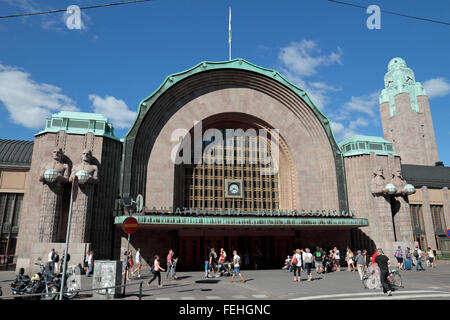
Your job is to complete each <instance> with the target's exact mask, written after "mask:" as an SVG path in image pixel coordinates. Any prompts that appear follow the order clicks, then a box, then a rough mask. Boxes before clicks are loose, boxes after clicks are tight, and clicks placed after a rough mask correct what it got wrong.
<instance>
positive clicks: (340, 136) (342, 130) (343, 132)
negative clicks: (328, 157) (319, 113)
mask: <svg viewBox="0 0 450 320" xmlns="http://www.w3.org/2000/svg"><path fill="white" fill-rule="evenodd" d="M331 129H332V130H333V134H334V135H335V137H336V139H337V140H338V141H341V140H344V139H347V138H349V137H351V136H354V135H355V134H357V132H356V131H355V130H353V129H351V128H348V127H346V126H345V125H343V124H342V123H340V122H335V121H331Z"/></svg>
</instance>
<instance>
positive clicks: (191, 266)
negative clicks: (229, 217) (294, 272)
mask: <svg viewBox="0 0 450 320" xmlns="http://www.w3.org/2000/svg"><path fill="white" fill-rule="evenodd" d="M294 243H295V242H294V237H293V236H207V237H200V236H198V237H193V236H181V237H179V242H178V246H179V247H178V251H177V252H178V257H179V261H178V265H177V268H178V269H179V270H203V267H204V264H205V261H206V260H208V259H209V253H210V250H211V248H214V249H215V251H216V252H217V255H219V254H220V249H221V248H224V250H225V252H226V254H227V261H231V260H232V259H233V250H237V251H238V255H239V256H240V257H241V263H242V265H241V268H242V269H247V270H248V269H253V270H254V269H269V268H270V269H272V268H275V269H277V268H281V267H282V266H283V264H284V260H285V259H286V256H287V255H291V254H292V251H293V250H294V249H295V248H294Z"/></svg>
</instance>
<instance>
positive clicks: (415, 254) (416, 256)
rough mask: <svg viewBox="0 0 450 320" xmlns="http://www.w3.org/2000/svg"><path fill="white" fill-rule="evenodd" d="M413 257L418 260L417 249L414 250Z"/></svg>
mask: <svg viewBox="0 0 450 320" xmlns="http://www.w3.org/2000/svg"><path fill="white" fill-rule="evenodd" d="M414 257H415V258H418V257H419V252H418V251H417V249H415V250H414Z"/></svg>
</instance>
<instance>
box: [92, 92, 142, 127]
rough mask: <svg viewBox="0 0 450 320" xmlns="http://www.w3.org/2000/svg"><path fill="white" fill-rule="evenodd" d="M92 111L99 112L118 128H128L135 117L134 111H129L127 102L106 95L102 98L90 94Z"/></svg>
mask: <svg viewBox="0 0 450 320" xmlns="http://www.w3.org/2000/svg"><path fill="white" fill-rule="evenodd" d="M89 100H91V102H92V107H93V109H94V112H96V113H101V114H102V115H104V116H105V117H107V118H108V120H109V121H111V122H112V124H113V126H114V127H116V128H118V129H123V128H129V127H130V125H131V124H132V123H133V121H134V119H135V118H136V112H134V111H131V110H130V109H129V108H128V106H127V104H126V103H125V102H124V101H123V100H120V99H116V98H115V97H112V96H106V97H105V98H104V99H103V98H102V97H100V96H98V95H96V94H90V95H89Z"/></svg>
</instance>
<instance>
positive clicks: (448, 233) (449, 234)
mask: <svg viewBox="0 0 450 320" xmlns="http://www.w3.org/2000/svg"><path fill="white" fill-rule="evenodd" d="M447 237H448V238H450V229H447Z"/></svg>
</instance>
